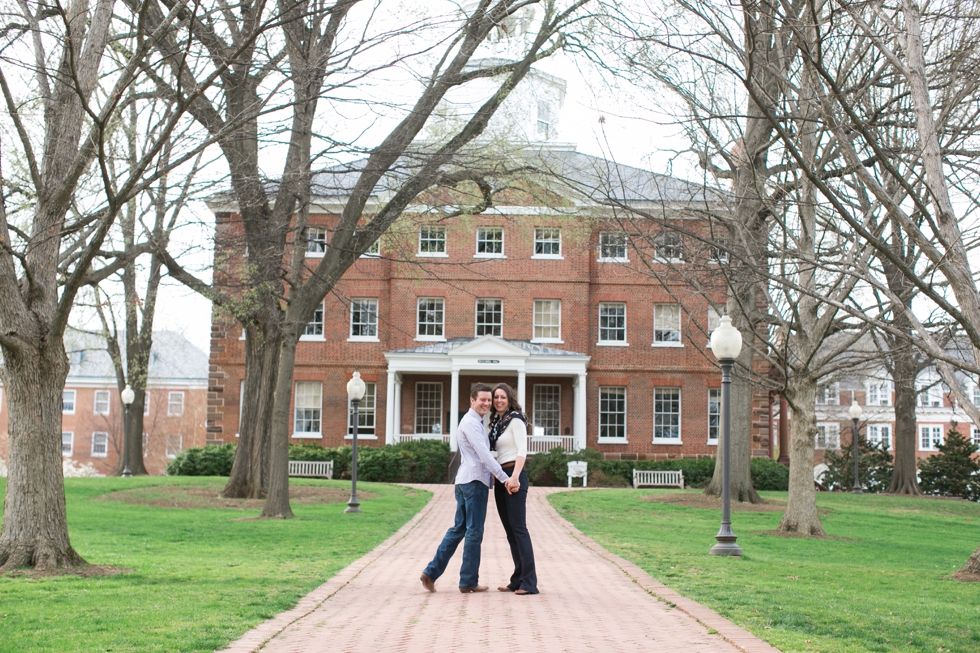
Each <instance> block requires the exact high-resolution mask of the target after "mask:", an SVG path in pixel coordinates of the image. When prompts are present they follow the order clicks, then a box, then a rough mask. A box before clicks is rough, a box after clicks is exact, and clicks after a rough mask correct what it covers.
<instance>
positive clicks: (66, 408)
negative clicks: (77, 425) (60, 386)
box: [61, 390, 75, 415]
mask: <svg viewBox="0 0 980 653" xmlns="http://www.w3.org/2000/svg"><path fill="white" fill-rule="evenodd" d="M61 412H62V413H63V414H65V415H74V414H75V391H74V390H62V391H61Z"/></svg>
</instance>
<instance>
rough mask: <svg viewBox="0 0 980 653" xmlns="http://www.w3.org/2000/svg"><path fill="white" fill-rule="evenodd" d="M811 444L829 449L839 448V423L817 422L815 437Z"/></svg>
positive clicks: (835, 449) (818, 447)
mask: <svg viewBox="0 0 980 653" xmlns="http://www.w3.org/2000/svg"><path fill="white" fill-rule="evenodd" d="M813 445H814V447H815V448H817V449H830V450H831V451H837V450H838V449H840V424H838V423H837V422H823V423H821V424H817V437H816V440H815V441H814V443H813Z"/></svg>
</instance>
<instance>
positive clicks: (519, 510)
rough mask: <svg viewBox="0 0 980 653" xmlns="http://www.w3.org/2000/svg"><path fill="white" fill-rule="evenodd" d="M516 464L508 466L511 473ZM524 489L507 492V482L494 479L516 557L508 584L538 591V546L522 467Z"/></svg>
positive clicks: (495, 493) (502, 519) (502, 520)
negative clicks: (532, 532) (533, 541)
mask: <svg viewBox="0 0 980 653" xmlns="http://www.w3.org/2000/svg"><path fill="white" fill-rule="evenodd" d="M513 471H514V468H513V467H511V468H506V467H505V468H504V473H506V474H511V473H512V472H513ZM519 479H520V482H521V489H520V490H519V491H517V492H515V493H514V494H507V489H506V488H505V487H504V484H503V483H501V482H500V481H498V480H496V479H494V482H493V499H494V503H496V504H497V514H498V515H500V523H501V524H503V526H504V531H506V533H507V543H508V544H510V555H511V557H512V558H514V573H513V575H512V576H511V577H510V582H509V583H507V587H509V588H510V589H511V590H524V591H526V592H530V593H531V594H537V593H538V575H537V573H536V572H535V570H534V550H533V549H532V548H531V535H530V534H529V533H528V532H527V472H525V471H524V470H521V475H520V477H519Z"/></svg>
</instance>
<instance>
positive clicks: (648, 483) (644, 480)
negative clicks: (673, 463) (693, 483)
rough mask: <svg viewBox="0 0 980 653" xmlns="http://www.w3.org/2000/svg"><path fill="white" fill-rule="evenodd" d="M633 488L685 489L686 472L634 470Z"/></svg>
mask: <svg viewBox="0 0 980 653" xmlns="http://www.w3.org/2000/svg"><path fill="white" fill-rule="evenodd" d="M633 487H635V488H636V487H679V488H680V489H682V490H683V489H684V472H682V471H680V470H676V471H674V470H661V469H634V470H633Z"/></svg>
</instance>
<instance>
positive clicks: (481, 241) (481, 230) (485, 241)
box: [473, 227, 507, 258]
mask: <svg viewBox="0 0 980 653" xmlns="http://www.w3.org/2000/svg"><path fill="white" fill-rule="evenodd" d="M489 236H494V238H492V239H491V238H488V237H489ZM496 236H499V239H497V238H496ZM481 247H483V249H484V250H487V249H497V248H498V247H499V248H500V251H499V252H494V251H482V252H481V251H480V248H481ZM505 252H506V250H505V249H504V228H503V227H477V228H476V253H474V254H473V258H507V256H506V254H505Z"/></svg>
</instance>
